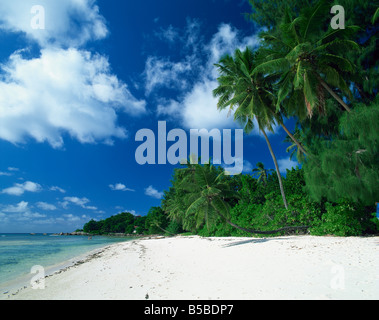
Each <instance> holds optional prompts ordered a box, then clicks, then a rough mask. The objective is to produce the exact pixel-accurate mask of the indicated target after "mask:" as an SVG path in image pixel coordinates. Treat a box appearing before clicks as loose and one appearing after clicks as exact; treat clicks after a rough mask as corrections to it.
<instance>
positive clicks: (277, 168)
mask: <svg viewBox="0 0 379 320" xmlns="http://www.w3.org/2000/svg"><path fill="white" fill-rule="evenodd" d="M261 131H262V133H263V135H264V137H265V139H266V142H267V145H268V148H269V150H270V153H271V157H272V159H273V160H274V164H275V169H276V174H277V175H278V180H279V187H280V192H281V194H282V198H283V203H284V207H285V208H286V209H288V204H287V199H286V195H285V193H284V188H283V181H282V176H281V175H280V171H279V166H278V162H277V161H276V157H275V154H274V151H273V150H272V147H271V143H270V140H268V137H267V134H266V132H265V131H264V130H263V129H262V128H261Z"/></svg>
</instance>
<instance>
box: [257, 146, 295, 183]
mask: <svg viewBox="0 0 379 320" xmlns="http://www.w3.org/2000/svg"><path fill="white" fill-rule="evenodd" d="M295 145H296V144H295ZM252 171H253V173H254V175H255V176H257V177H258V182H261V183H263V185H264V186H266V185H267V179H268V176H269V174H270V173H272V172H274V170H273V169H266V168H265V165H264V164H263V163H262V162H258V163H257V167H256V168H254V169H253V170H252Z"/></svg>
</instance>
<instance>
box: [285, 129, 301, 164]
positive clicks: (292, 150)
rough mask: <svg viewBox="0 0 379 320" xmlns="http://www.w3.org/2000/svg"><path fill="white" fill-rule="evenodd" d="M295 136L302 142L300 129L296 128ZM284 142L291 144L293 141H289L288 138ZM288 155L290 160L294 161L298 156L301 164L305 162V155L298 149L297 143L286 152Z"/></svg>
mask: <svg viewBox="0 0 379 320" xmlns="http://www.w3.org/2000/svg"><path fill="white" fill-rule="evenodd" d="M294 136H295V137H296V139H298V140H300V139H301V131H300V130H299V128H296V129H295V133H294ZM284 142H289V143H291V142H292V140H291V139H289V138H288V137H287V138H286V139H284ZM286 151H287V152H288V153H290V159H291V160H292V159H293V158H294V157H295V156H296V159H297V161H299V162H304V160H305V154H304V153H303V152H302V150H301V149H299V148H298V146H297V145H296V143H292V144H291V145H290V146H289V147H288V148H287V150H286Z"/></svg>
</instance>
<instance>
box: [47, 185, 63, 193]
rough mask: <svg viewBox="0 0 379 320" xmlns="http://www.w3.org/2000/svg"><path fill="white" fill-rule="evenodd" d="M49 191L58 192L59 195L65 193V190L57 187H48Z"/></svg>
mask: <svg viewBox="0 0 379 320" xmlns="http://www.w3.org/2000/svg"><path fill="white" fill-rule="evenodd" d="M50 191H58V192H60V193H66V190H64V189H62V188H61V187H58V186H52V187H50Z"/></svg>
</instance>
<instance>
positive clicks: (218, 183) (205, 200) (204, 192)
mask: <svg viewBox="0 0 379 320" xmlns="http://www.w3.org/2000/svg"><path fill="white" fill-rule="evenodd" d="M182 173H183V174H184V176H182V181H181V183H180V185H181V188H182V189H183V191H184V196H183V197H182V199H181V200H182V201H176V202H177V204H178V206H179V207H182V205H183V203H185V204H186V205H185V210H174V212H175V213H174V214H173V215H174V217H175V218H176V219H177V218H178V212H180V215H181V220H182V222H183V226H184V227H185V228H186V229H188V228H191V229H198V228H200V227H201V226H202V225H204V224H206V225H207V227H208V228H209V227H210V226H211V225H213V224H215V223H216V221H217V220H218V219H220V218H221V219H222V220H223V221H224V222H226V223H227V224H229V225H231V226H232V227H234V228H237V229H239V230H242V231H245V232H248V233H254V234H275V233H278V232H281V231H290V230H298V229H306V228H308V227H305V226H304V227H303V226H301V227H284V228H281V229H277V230H273V231H260V230H254V229H250V228H244V227H241V226H239V225H237V224H235V223H233V222H232V221H231V216H230V210H231V207H230V204H229V201H230V200H231V199H233V198H238V194H237V192H236V191H234V190H232V188H231V187H230V184H228V183H227V181H226V179H227V177H226V176H225V172H224V171H220V169H219V168H216V167H214V166H213V165H211V164H209V163H208V164H205V165H200V164H195V165H192V166H191V170H184V171H183V172H182ZM174 207H175V201H173V203H172V205H171V209H174ZM170 217H172V214H171V212H170Z"/></svg>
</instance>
